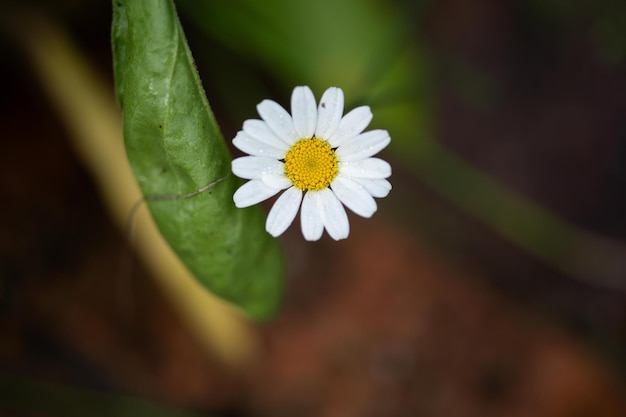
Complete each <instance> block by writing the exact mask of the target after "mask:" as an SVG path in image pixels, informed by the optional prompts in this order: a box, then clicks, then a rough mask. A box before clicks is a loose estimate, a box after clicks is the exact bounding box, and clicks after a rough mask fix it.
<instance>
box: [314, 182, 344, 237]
mask: <svg viewBox="0 0 626 417" xmlns="http://www.w3.org/2000/svg"><path fill="white" fill-rule="evenodd" d="M314 194H315V195H316V198H317V199H318V201H319V203H318V206H319V209H320V215H321V217H322V222H323V223H324V227H325V228H326V231H327V232H328V234H329V235H330V237H332V238H333V239H335V240H341V239H345V238H347V237H348V235H349V234H350V223H349V222H348V215H347V214H346V210H345V209H344V208H343V206H342V205H341V202H340V201H339V200H338V199H337V197H336V196H335V194H334V193H333V192H332V191H331V190H330V189H329V188H325V189H323V190H320V191H317V192H315V193H314Z"/></svg>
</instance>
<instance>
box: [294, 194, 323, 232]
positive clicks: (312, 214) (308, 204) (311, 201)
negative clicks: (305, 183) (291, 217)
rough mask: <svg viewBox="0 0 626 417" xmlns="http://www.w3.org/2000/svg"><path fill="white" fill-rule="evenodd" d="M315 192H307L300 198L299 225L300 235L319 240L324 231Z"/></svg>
mask: <svg viewBox="0 0 626 417" xmlns="http://www.w3.org/2000/svg"><path fill="white" fill-rule="evenodd" d="M316 196H317V193H316V192H308V193H306V194H305V195H304V198H303V199H302V210H301V212H300V225H301V226H302V235H303V236H304V238H305V239H306V240H309V241H313V240H319V238H320V237H322V233H324V223H322V218H321V217H320V210H319V207H318V206H319V204H318V201H317V198H316Z"/></svg>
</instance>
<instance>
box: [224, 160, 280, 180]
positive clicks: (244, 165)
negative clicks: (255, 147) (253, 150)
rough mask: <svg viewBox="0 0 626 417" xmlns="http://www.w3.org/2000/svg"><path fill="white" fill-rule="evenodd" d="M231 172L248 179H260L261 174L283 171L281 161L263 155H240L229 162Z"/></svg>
mask: <svg viewBox="0 0 626 417" xmlns="http://www.w3.org/2000/svg"><path fill="white" fill-rule="evenodd" d="M231 168H232V170H233V174H235V175H236V176H238V177H239V178H245V179H248V180H256V179H260V178H261V177H262V176H263V174H281V173H283V172H285V168H284V167H283V163H282V162H280V161H279V160H277V159H273V158H266V157H264V156H242V157H241V158H236V159H233V161H232V163H231Z"/></svg>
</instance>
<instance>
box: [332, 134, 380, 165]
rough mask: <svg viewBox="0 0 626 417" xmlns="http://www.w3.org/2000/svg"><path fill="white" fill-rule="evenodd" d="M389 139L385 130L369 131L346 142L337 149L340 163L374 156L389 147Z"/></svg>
mask: <svg viewBox="0 0 626 417" xmlns="http://www.w3.org/2000/svg"><path fill="white" fill-rule="evenodd" d="M389 142H391V137H389V132H387V131H386V130H371V131H369V132H365V133H361V134H360V135H358V136H356V137H354V138H352V139H349V140H347V141H346V142H345V143H344V144H343V145H341V146H340V147H339V148H337V151H336V152H337V156H339V158H340V160H341V161H358V160H361V159H365V158H369V157H370V156H373V155H376V154H377V153H378V152H380V151H381V150H382V149H384V148H385V146H387V145H389Z"/></svg>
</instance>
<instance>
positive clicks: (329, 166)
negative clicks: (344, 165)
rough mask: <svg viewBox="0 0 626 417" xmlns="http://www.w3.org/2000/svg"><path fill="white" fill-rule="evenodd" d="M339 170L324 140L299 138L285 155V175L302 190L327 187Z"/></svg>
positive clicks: (316, 189)
mask: <svg viewBox="0 0 626 417" xmlns="http://www.w3.org/2000/svg"><path fill="white" fill-rule="evenodd" d="M338 172H339V160H338V159H337V155H335V151H334V150H333V149H332V148H331V147H330V144H329V143H328V142H326V141H325V140H321V139H318V138H316V137H315V136H314V137H312V138H306V139H300V140H299V141H297V142H296V143H294V144H293V146H292V147H291V148H289V150H288V151H287V155H286V156H285V175H286V176H287V178H289V179H290V180H291V182H292V183H293V185H295V186H296V187H298V188H300V189H301V190H303V191H319V190H323V189H324V188H327V187H328V186H329V185H330V183H331V182H332V181H333V180H334V179H335V177H336V176H337V173H338Z"/></svg>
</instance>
